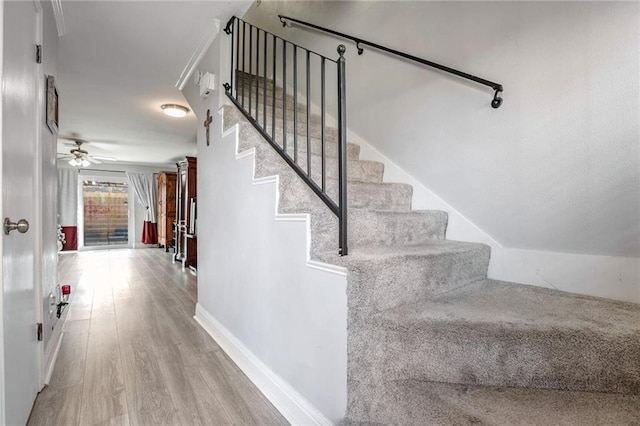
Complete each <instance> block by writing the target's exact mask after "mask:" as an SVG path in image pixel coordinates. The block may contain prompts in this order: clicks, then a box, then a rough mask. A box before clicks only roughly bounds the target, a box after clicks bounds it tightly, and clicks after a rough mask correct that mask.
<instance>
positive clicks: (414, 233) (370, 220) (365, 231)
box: [311, 209, 448, 253]
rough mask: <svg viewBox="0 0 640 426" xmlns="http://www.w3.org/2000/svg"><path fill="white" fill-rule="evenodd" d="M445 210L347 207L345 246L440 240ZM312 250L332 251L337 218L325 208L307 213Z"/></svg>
mask: <svg viewBox="0 0 640 426" xmlns="http://www.w3.org/2000/svg"><path fill="white" fill-rule="evenodd" d="M447 218H448V215H447V213H446V212H443V211H439V210H411V211H398V212H390V211H381V210H370V209H350V210H349V219H348V223H349V233H348V238H349V241H348V243H349V247H351V248H352V249H353V248H356V247H363V246H384V247H398V246H404V245H407V244H414V245H417V244H421V243H427V242H429V241H431V240H444V236H445V231H446V228H447ZM311 232H312V235H313V238H312V239H311V243H312V247H311V250H312V252H313V253H315V252H316V251H322V250H336V248H337V241H338V219H337V217H336V216H335V215H334V214H333V213H332V212H330V211H329V210H328V209H324V210H322V211H321V212H313V213H312V215H311Z"/></svg>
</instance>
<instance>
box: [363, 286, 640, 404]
mask: <svg viewBox="0 0 640 426" xmlns="http://www.w3.org/2000/svg"><path fill="white" fill-rule="evenodd" d="M367 324H369V325H368V327H370V330H365V329H363V330H362V332H361V333H360V334H354V335H353V337H354V338H353V342H357V343H356V344H357V345H359V346H358V347H359V348H360V350H361V351H363V352H366V353H369V354H371V355H370V357H369V359H367V360H360V361H358V360H356V361H354V363H353V364H352V370H351V371H354V375H357V376H358V377H360V378H361V380H365V378H366V379H367V380H374V381H375V380H387V379H420V380H429V381H440V382H449V383H464V384H483V385H492V386H512V387H531V388H547V389H566V390H576V391H588V392H609V393H628V394H640V359H638V354H639V353H640V307H639V306H637V305H633V304H628V303H622V302H612V301H607V300H604V299H597V298H592V297H586V296H575V295H571V294H568V293H563V292H560V291H555V290H549V289H543V288H539V287H532V286H525V285H519V284H512V283H504V282H496V281H493V280H482V281H479V282H475V283H471V284H469V285H468V286H464V287H461V288H458V289H455V290H452V291H450V292H448V293H444V294H440V295H436V296H434V297H433V298H431V299H429V300H422V301H421V302H420V303H414V304H408V305H407V306H402V307H398V308H396V309H392V310H388V311H386V312H383V313H380V314H378V315H376V316H371V317H369V318H367Z"/></svg>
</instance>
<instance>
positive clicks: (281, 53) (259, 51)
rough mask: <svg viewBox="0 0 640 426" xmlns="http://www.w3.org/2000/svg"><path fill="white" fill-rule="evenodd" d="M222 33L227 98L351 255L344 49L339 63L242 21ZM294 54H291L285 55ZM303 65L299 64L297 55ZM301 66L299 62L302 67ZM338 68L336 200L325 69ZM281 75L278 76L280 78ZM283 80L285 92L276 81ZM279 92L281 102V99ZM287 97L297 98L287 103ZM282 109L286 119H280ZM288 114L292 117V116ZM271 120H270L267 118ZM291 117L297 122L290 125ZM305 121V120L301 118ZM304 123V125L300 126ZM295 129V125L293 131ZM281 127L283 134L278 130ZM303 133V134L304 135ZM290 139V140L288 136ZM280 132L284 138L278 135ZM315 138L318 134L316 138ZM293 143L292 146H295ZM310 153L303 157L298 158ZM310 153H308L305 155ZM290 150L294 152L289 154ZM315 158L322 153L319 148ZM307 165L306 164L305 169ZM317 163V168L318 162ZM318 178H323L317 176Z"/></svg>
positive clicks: (233, 22) (234, 20)
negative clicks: (320, 205)
mask: <svg viewBox="0 0 640 426" xmlns="http://www.w3.org/2000/svg"><path fill="white" fill-rule="evenodd" d="M224 32H225V33H226V34H227V35H229V36H231V40H230V44H231V49H230V53H231V58H230V59H231V73H230V76H229V83H225V84H224V85H223V87H224V89H225V94H226V95H227V97H228V98H229V99H230V100H231V102H233V104H234V105H235V106H236V107H237V108H238V109H239V110H240V112H241V113H242V114H243V115H244V116H245V117H246V118H247V120H248V121H249V122H250V123H251V124H252V125H253V126H254V127H255V128H256V130H257V131H258V132H259V133H260V134H261V135H262V137H264V139H265V140H266V141H267V142H268V143H269V144H270V145H271V146H272V147H273V149H275V151H276V152H277V153H278V154H279V155H280V156H281V157H282V159H284V161H285V162H286V163H287V164H288V165H289V166H290V167H291V168H292V169H293V171H294V172H296V174H297V175H298V176H299V177H300V178H301V179H302V180H303V181H304V182H305V183H306V184H307V185H308V186H309V188H310V189H311V190H312V191H313V192H314V193H315V194H316V195H317V196H318V197H319V198H320V200H322V201H323V202H324V203H325V205H326V206H327V207H328V208H329V210H331V211H332V212H333V213H334V214H335V215H336V216H337V218H338V247H339V253H340V255H342V256H346V255H347V254H348V247H347V216H348V215H347V130H346V129H347V117H346V89H345V84H346V71H345V66H346V65H345V58H344V53H345V47H344V46H343V45H340V46H338V59H337V60H334V59H331V58H328V57H326V56H323V55H320V54H318V53H316V52H313V51H311V50H309V49H305V48H304V47H301V46H298V45H296V44H294V43H291V42H289V41H287V40H285V39H283V38H281V37H278V36H276V35H275V34H272V33H270V32H267V31H265V30H263V29H261V28H258V27H256V26H254V25H251V24H250V23H248V22H245V21H243V20H242V19H240V18H237V17H235V16H232V17H231V19H229V21H228V22H227V25H226V26H225V28H224ZM287 52H291V55H287ZM299 54H300V55H301V59H302V60H301V61H298V55H299ZM312 57H313V58H314V60H315V61H314V65H313V67H314V68H315V72H314V73H313V75H314V77H317V76H318V75H319V76H320V82H319V83H320V84H319V85H320V88H321V89H320V98H321V105H320V111H321V113H320V114H321V117H320V119H321V124H320V126H321V128H320V129H319V130H320V137H319V142H320V147H319V151H320V153H319V156H320V164H319V167H318V171H316V170H315V167H316V166H314V170H313V171H314V172H315V173H312V163H313V161H312V154H313V153H314V152H312V151H314V149H312V145H313V144H312V142H313V141H312V139H318V138H316V137H314V136H312V131H311V130H312V129H311V119H312V115H311V87H312V86H311V84H312V82H311V76H312V72H311V71H312V70H311V66H312V65H311V58H312ZM299 62H300V63H299ZM332 63H333V64H335V66H336V74H337V76H336V78H337V80H336V83H335V86H334V85H331V87H330V88H329V90H331V89H333V90H335V92H334V93H336V95H337V109H338V117H337V118H338V131H337V141H333V142H336V143H337V158H336V160H337V165H338V167H337V169H338V170H337V176H329V178H333V177H337V181H338V182H337V185H338V187H337V199H336V200H334V199H333V198H332V197H331V196H330V195H329V191H328V188H327V174H328V173H327V170H326V169H327V157H328V154H327V152H326V148H327V144H329V142H330V141H329V138H328V137H327V135H326V130H327V127H326V123H325V115H326V111H325V107H326V105H325V103H326V102H325V95H326V91H327V88H326V86H327V82H326V79H325V66H326V65H327V64H332ZM299 68H303V70H304V76H303V77H301V76H299V73H298V69H299ZM278 70H279V71H280V72H279V73H278ZM289 72H291V74H289ZM287 78H289V79H290V80H289V81H291V80H293V87H292V93H291V95H288V94H287V91H288V89H287ZM278 80H280V82H281V84H282V87H281V88H278V87H277V85H276V82H277V81H278ZM299 80H302V81H304V85H305V89H306V93H305V95H306V96H305V98H306V99H305V103H306V105H305V104H303V105H302V107H303V108H304V111H300V110H299V109H302V108H299V107H298V89H299V84H298V82H299ZM278 90H281V91H282V92H281V95H282V96H281V99H278V94H279V93H278ZM289 96H291V98H293V99H292V100H289V99H288V98H289ZM278 109H281V111H282V117H281V118H279V117H277V111H278ZM289 111H290V112H289ZM267 112H269V113H270V115H271V117H270V119H268V114H267ZM289 115H291V116H292V117H291V119H292V121H293V123H291V122H288V116H289ZM303 117H304V118H303ZM300 120H305V122H302V123H301V122H300ZM291 124H293V126H291ZM278 126H281V130H279V131H278ZM302 129H304V131H301V130H302ZM289 132H290V133H291V136H292V137H291V138H289V140H288V139H287V134H288V133H289ZM278 133H280V134H278ZM316 136H317V135H316ZM291 142H293V144H291ZM299 150H300V151H301V152H300V154H306V155H304V156H302V155H298V154H299ZM305 150H306V152H305ZM291 151H292V152H291ZM315 151H316V152H315V153H317V151H318V149H317V148H316V149H315ZM303 160H306V161H304V162H306V164H303ZM316 164H317V163H316ZM318 173H319V174H320V176H319V179H317V178H315V177H314V175H316V176H317V175H318Z"/></svg>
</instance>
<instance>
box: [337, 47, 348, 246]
mask: <svg viewBox="0 0 640 426" xmlns="http://www.w3.org/2000/svg"><path fill="white" fill-rule="evenodd" d="M346 50H347V49H346V48H345V47H344V45H343V44H341V45H339V46H338V54H339V55H340V57H339V58H338V206H339V208H340V214H339V217H338V220H339V227H340V230H339V236H338V238H339V246H340V256H346V255H347V254H348V251H349V250H348V247H347V94H346V93H347V91H346V66H345V59H344V53H345V52H346Z"/></svg>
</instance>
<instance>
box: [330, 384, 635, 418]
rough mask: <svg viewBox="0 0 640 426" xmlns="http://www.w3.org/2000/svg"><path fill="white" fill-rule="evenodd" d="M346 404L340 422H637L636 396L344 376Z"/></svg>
mask: <svg viewBox="0 0 640 426" xmlns="http://www.w3.org/2000/svg"><path fill="white" fill-rule="evenodd" d="M348 389H349V393H348V395H347V397H348V408H347V415H346V418H347V419H348V420H346V421H344V422H343V423H342V426H356V425H360V426H365V425H367V426H372V425H373V424H380V425H383V424H384V425H403V426H414V425H415V426H425V425H429V426H435V425H441V426H445V425H446V426H450V425H495V426H498V425H505V426H506V425H519V426H540V425H542V424H544V425H564V426H575V425H581V426H600V425H637V424H638V419H640V397H639V396H634V395H616V394H603V393H587V392H572V391H557V390H545V389H522V388H503V387H484V386H469V385H455V384H448V383H433V382H418V381H394V382H386V383H383V384H375V385H374V384H372V383H370V382H358V381H356V380H348Z"/></svg>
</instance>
